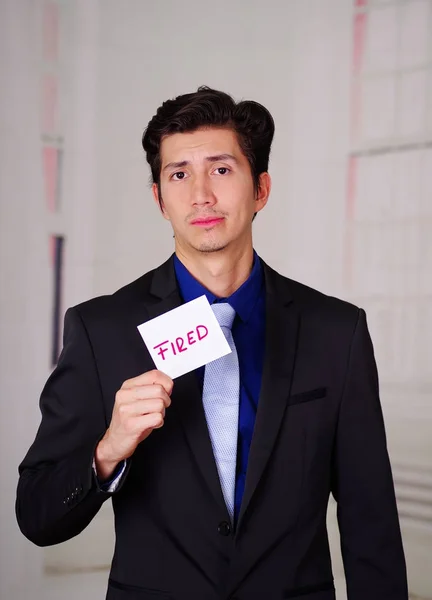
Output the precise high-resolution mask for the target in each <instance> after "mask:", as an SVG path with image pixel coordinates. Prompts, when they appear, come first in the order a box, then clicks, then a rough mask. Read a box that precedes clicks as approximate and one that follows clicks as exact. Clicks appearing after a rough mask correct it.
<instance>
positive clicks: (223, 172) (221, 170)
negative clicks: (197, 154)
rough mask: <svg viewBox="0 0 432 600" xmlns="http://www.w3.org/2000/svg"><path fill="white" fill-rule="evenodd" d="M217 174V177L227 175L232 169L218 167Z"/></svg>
mask: <svg viewBox="0 0 432 600" xmlns="http://www.w3.org/2000/svg"><path fill="white" fill-rule="evenodd" d="M215 172H216V174H217V175H226V174H227V173H229V172H230V169H228V167H217V168H216V169H215Z"/></svg>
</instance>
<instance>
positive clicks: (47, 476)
mask: <svg viewBox="0 0 432 600" xmlns="http://www.w3.org/2000/svg"><path fill="white" fill-rule="evenodd" d="M40 409H41V413H42V420H41V424H40V426H39V430H38V432H37V435H36V439H35V441H34V442H33V444H32V446H31V447H30V450H29V451H28V453H27V455H26V457H25V458H24V460H23V462H22V463H21V465H20V466H19V474H20V477H19V482H18V489H17V499H16V516H17V521H18V524H19V527H20V529H21V531H22V533H23V534H24V535H25V536H26V537H27V538H28V539H29V540H31V541H32V542H34V543H35V544H37V545H39V546H48V545H51V544H57V543H59V542H63V541H65V540H68V539H70V538H72V537H74V536H75V535H77V534H78V533H80V532H81V531H82V530H83V529H84V528H85V527H86V526H87V525H88V524H89V523H90V521H91V520H92V518H93V517H94V516H95V514H96V513H97V512H98V510H99V509H100V507H101V506H102V503H103V502H104V501H105V500H106V499H107V498H109V497H110V495H111V494H109V493H108V492H105V491H104V490H103V489H102V488H101V487H100V486H99V484H98V481H97V478H96V476H95V473H94V470H93V468H92V464H93V457H94V451H95V449H96V446H97V443H98V441H99V440H100V438H101V437H102V436H103V435H104V433H105V431H106V429H107V427H108V423H107V420H106V415H105V411H104V407H103V402H102V392H101V388H100V384H99V378H98V373H97V368H96V362H95V358H94V355H93V351H92V347H91V343H90V340H89V337H88V335H87V331H86V329H85V326H84V323H83V321H82V319H81V317H80V314H79V311H78V309H77V308H72V309H69V310H68V311H67V313H66V316H65V326H64V346H63V350H62V353H61V355H60V358H59V361H58V365H57V367H56V369H55V370H54V371H53V373H52V374H51V376H50V378H49V379H48V381H47V383H46V385H45V387H44V389H43V391H42V395H41V398H40ZM117 489H119V488H117Z"/></svg>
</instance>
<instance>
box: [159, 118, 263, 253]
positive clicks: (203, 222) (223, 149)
mask: <svg viewBox="0 0 432 600" xmlns="http://www.w3.org/2000/svg"><path fill="white" fill-rule="evenodd" d="M160 185H161V193H162V202H161V204H162V213H163V215H164V217H165V218H166V219H168V220H169V221H171V224H172V227H173V230H174V234H175V238H176V245H177V247H179V248H182V249H183V250H184V251H188V250H191V249H194V250H198V251H200V252H217V251H220V250H223V249H224V248H227V247H228V246H230V245H231V246H237V247H238V246H242V245H243V244H250V243H251V230H252V219H253V215H254V213H256V212H259V211H260V210H261V209H262V208H263V207H264V206H265V204H266V202H267V198H268V194H269V192H270V177H269V175H268V174H267V173H265V174H262V175H261V186H260V191H258V192H257V191H256V190H255V189H254V185H253V179H252V173H251V169H250V166H249V163H248V161H247V159H246V157H245V156H244V154H243V153H242V151H241V149H240V146H239V143H238V141H237V136H236V134H235V133H234V132H233V131H232V130H231V129H215V128H209V129H199V130H197V131H194V132H192V133H175V134H173V135H170V136H167V137H166V138H165V139H163V141H162V143H161V175H160ZM153 193H154V197H155V200H156V201H157V202H159V195H158V189H157V186H156V185H153Z"/></svg>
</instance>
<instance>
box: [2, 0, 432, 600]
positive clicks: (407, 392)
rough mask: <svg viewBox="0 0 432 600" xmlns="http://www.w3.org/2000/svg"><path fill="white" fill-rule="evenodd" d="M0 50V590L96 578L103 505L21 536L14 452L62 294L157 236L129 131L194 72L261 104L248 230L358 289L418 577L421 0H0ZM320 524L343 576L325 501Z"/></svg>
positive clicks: (429, 166) (431, 396) (426, 204)
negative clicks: (82, 521) (270, 120)
mask: <svg viewBox="0 0 432 600" xmlns="http://www.w3.org/2000/svg"><path fill="white" fill-rule="evenodd" d="M0 57H1V58H0V132H1V143H0V153H1V154H0V157H1V160H0V277H1V279H0V294H1V296H0V299H1V302H0V331H1V334H0V463H1V486H0V534H1V535H0V598H1V599H3V598H4V599H8V600H9V599H10V598H17V599H20V600H21V599H22V600H26V599H27V598H32V599H33V600H39V599H40V600H50V599H51V598H62V599H65V600H67V599H68V598H69V597H70V598H72V597H74V598H75V597H76V596H77V595H78V596H81V597H83V598H97V597H100V598H102V597H104V589H105V582H106V578H107V572H106V570H107V568H108V566H109V561H110V558H111V552H112V545H113V539H114V537H113V531H112V514H111V509H110V506H109V505H108V504H106V505H105V506H104V508H103V510H102V511H101V513H100V514H99V515H98V517H97V518H96V519H95V521H94V522H93V523H92V524H91V525H90V527H89V528H88V529H87V530H86V531H85V532H84V533H83V534H82V535H81V536H79V537H78V538H76V539H74V540H71V541H70V542H68V543H66V544H63V545H61V546H58V547H55V548H48V549H39V548H35V547H33V546H32V545H31V544H30V543H29V542H27V541H26V540H25V539H24V538H23V537H22V536H21V534H20V533H19V531H18V529H17V526H16V524H15V519H14V514H13V504H14V496H15V487H16V482H17V465H18V463H19V462H20V460H21V459H22V457H23V455H24V453H25V452H26V450H27V448H28V446H29V444H30V443H31V441H32V439H33V438H34V435H35V432H36V428H37V426H38V423H39V412H38V405H37V402H38V396H39V393H40V390H41V388H42V385H43V383H44V381H45V379H46V378H47V376H48V374H49V373H50V371H51V369H52V366H53V363H54V361H55V357H56V356H57V353H58V350H59V344H60V339H61V333H62V332H61V328H62V317H63V314H64V311H65V310H66V308H67V307H68V306H70V305H73V304H76V303H77V302H80V301H83V300H86V299H88V298H90V297H92V296H95V295H99V294H105V293H110V292H112V291H114V290H115V289H116V288H118V287H119V286H121V285H123V284H125V283H127V282H128V281H130V280H132V279H133V278H136V277H138V276H139V275H140V274H142V273H143V272H145V271H147V270H148V269H150V268H153V267H154V266H156V265H157V264H159V263H160V262H162V261H163V260H164V259H165V258H166V257H167V256H168V254H169V253H170V252H171V251H172V248H173V244H172V236H171V233H170V229H169V226H168V224H167V223H166V222H165V221H164V220H163V219H162V218H161V217H160V216H159V214H158V211H157V209H156V207H155V206H154V204H153V202H152V200H151V196H150V189H149V185H148V177H149V172H148V169H147V165H146V163H145V159H144V156H143V152H142V149H141V145H140V138H141V134H142V131H143V129H144V127H145V126H146V124H147V122H148V120H149V119H150V118H151V116H152V115H153V114H154V112H155V110H156V108H157V107H158V106H159V104H160V103H161V102H162V101H163V100H165V99H167V98H170V97H173V96H175V95H177V94H180V93H184V92H189V91H192V90H194V89H196V88H197V87H198V85H201V84H206V85H209V86H212V87H216V88H220V89H223V90H224V91H227V92H229V93H231V94H232V95H233V96H234V97H235V98H236V99H241V98H246V99H254V100H257V101H259V102H262V103H263V104H265V105H266V106H267V107H268V108H269V109H270V111H271V112H272V114H273V116H274V118H275V121H276V136H275V141H274V146H273V152H272V157H271V168H270V172H271V175H272V177H273V192H272V196H271V201H270V203H269V205H268V206H267V208H266V210H265V211H264V212H263V213H261V214H260V216H259V218H258V219H257V220H256V222H255V224H254V228H255V247H256V249H257V250H258V252H259V253H260V254H261V255H262V257H263V258H264V259H265V260H266V261H268V262H269V263H270V264H271V265H272V266H273V267H275V268H276V269H277V270H279V271H280V272H282V273H284V274H286V275H288V276H289V277H291V278H294V279H298V280H300V281H302V282H304V283H306V284H308V285H312V286H313V287H316V288H318V289H320V290H322V291H324V292H325V293H329V294H332V295H336V296H340V297H342V298H345V299H347V300H349V301H352V302H354V303H356V304H359V305H360V306H362V307H364V308H365V309H366V311H367V314H368V319H369V325H370V329H371V333H372V337H373V340H374V343H375V349H376V356H377V362H378V367H379V371H380V381H381V395H382V404H383V409H384V414H385V418H386V425H387V434H388V444H389V450H390V454H391V459H392V464H393V469H394V477H395V483H396V489H397V496H398V506H399V511H400V518H401V525H402V530H403V536H404V543H405V550H406V556H407V562H408V569H409V580H410V589H411V593H412V594H413V597H421V598H432V459H431V457H432V365H431V356H432V0H387V1H386V0H356V1H354V0H267V1H266V2H263V1H262V0H260V1H258V0H238V1H236V2H233V1H232V0H231V1H228V0H220V1H219V2H218V3H216V4H215V3H211V2H209V3H208V4H207V3H206V2H205V1H204V2H203V1H199V0H183V2H176V1H175V0H161V1H159V2H151V1H150V0H123V1H122V2H118V1H116V0H0ZM330 350H331V349H330ZM365 444H367V440H366V439H365ZM329 529H330V533H331V538H332V550H333V554H334V571H335V575H336V577H337V585H338V590H339V589H340V590H341V592H340V596H339V595H338V598H339V597H340V598H343V597H344V590H343V588H344V585H343V570H342V566H341V563H340V556H339V552H338V540H337V528H336V526H335V518H334V505H333V503H331V504H330V508H329Z"/></svg>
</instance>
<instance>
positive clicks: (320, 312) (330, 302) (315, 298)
mask: <svg viewBox="0 0 432 600" xmlns="http://www.w3.org/2000/svg"><path fill="white" fill-rule="evenodd" d="M266 270H268V272H269V274H270V279H271V280H272V282H273V284H276V285H273V286H272V287H273V289H277V290H278V292H279V291H280V293H282V294H283V295H284V296H285V297H290V298H291V300H292V301H293V302H295V304H296V305H297V307H298V309H299V310H300V312H301V313H302V314H304V315H306V316H309V317H315V318H318V319H319V320H321V321H322V320H326V321H329V322H330V323H346V324H352V323H353V322H354V323H356V322H357V320H358V317H359V313H360V311H361V309H360V308H359V307H358V306H356V305H355V304H352V303H351V302H347V301H346V300H343V299H341V298H337V297H335V296H331V295H327V294H325V293H323V292H321V291H319V290H317V289H314V288H312V287H310V286H308V285H305V284H304V283H300V282H298V281H295V280H293V279H290V278H289V277H286V276H284V275H282V274H280V273H278V272H276V271H274V270H273V269H271V268H270V267H268V266H266Z"/></svg>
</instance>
